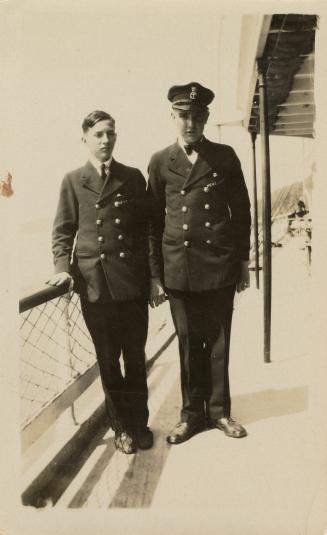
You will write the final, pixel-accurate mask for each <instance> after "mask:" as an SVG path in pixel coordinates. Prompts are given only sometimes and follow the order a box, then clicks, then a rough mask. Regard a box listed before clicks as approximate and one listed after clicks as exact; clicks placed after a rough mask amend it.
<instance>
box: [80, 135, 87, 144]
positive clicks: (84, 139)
mask: <svg viewBox="0 0 327 535" xmlns="http://www.w3.org/2000/svg"><path fill="white" fill-rule="evenodd" d="M81 141H82V143H86V138H85V136H84V134H83V136H82V137H81Z"/></svg>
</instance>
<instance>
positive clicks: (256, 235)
mask: <svg viewBox="0 0 327 535" xmlns="http://www.w3.org/2000/svg"><path fill="white" fill-rule="evenodd" d="M256 138H257V134H256V132H251V139H252V154H253V229H254V255H255V256H254V264H255V280H256V287H257V289H259V230H258V194H257V164H256V157H255V141H256Z"/></svg>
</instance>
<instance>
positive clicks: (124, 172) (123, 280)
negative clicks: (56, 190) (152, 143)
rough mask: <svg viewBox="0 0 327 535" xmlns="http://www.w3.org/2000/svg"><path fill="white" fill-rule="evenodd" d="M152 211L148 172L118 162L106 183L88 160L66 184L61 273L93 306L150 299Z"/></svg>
mask: <svg viewBox="0 0 327 535" xmlns="http://www.w3.org/2000/svg"><path fill="white" fill-rule="evenodd" d="M147 231H148V208H147V198H146V181H145V179H144V177H143V175H142V173H141V172H140V171H139V170H138V169H135V168H132V167H127V166H125V165H123V164H121V163H118V162H116V161H115V160H112V163H111V166H110V174H109V177H107V179H106V180H105V182H104V181H103V179H102V178H101V177H100V176H99V174H98V173H97V171H96V169H95V168H94V167H93V165H92V164H91V163H90V162H88V163H87V164H86V165H85V166H84V167H81V168H79V169H77V170H75V171H72V172H71V173H68V174H67V175H66V176H65V177H64V179H63V182H62V186H61V191H60V197H59V203H58V208H57V213H56V217H55V221H54V226H53V236H52V238H53V240H52V249H53V254H54V262H55V272H56V273H59V272H62V271H67V272H70V273H71V274H72V275H73V276H74V279H75V283H76V285H77V288H78V290H79V291H80V292H81V295H83V296H84V297H85V298H86V299H87V300H88V301H90V302H103V301H106V300H108V299H109V300H110V299H113V300H118V301H122V300H132V299H138V298H144V299H147V296H148V286H149V267H148V240H147Z"/></svg>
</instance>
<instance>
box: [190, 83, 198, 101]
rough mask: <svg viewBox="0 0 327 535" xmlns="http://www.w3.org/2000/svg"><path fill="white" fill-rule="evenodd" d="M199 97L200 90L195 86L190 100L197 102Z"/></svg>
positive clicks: (192, 88)
mask: <svg viewBox="0 0 327 535" xmlns="http://www.w3.org/2000/svg"><path fill="white" fill-rule="evenodd" d="M197 96H198V90H197V87H195V86H193V87H191V93H190V99H191V100H195V99H196V98H197Z"/></svg>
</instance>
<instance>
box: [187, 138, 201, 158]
mask: <svg viewBox="0 0 327 535" xmlns="http://www.w3.org/2000/svg"><path fill="white" fill-rule="evenodd" d="M200 145H201V141H196V142H195V143H190V144H189V145H184V149H185V152H186V154H188V155H190V154H192V152H193V151H195V152H199V150H200Z"/></svg>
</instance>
